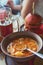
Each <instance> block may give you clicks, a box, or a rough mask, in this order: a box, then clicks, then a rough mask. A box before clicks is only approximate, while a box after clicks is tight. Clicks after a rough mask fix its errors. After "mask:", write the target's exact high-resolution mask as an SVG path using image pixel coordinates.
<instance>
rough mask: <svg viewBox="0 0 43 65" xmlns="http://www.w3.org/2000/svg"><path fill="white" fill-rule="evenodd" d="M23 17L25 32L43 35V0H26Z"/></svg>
mask: <svg viewBox="0 0 43 65" xmlns="http://www.w3.org/2000/svg"><path fill="white" fill-rule="evenodd" d="M33 3H34V6H33ZM24 4H25V5H24ZM32 7H33V8H32ZM33 11H34V12H33ZM21 16H22V17H23V18H24V19H25V30H31V31H33V32H35V33H37V34H43V0H24V2H23V7H22V10H21Z"/></svg>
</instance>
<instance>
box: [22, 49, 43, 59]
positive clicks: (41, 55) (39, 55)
mask: <svg viewBox="0 0 43 65" xmlns="http://www.w3.org/2000/svg"><path fill="white" fill-rule="evenodd" d="M26 50H27V51H30V52H32V53H33V54H35V55H37V56H38V57H40V58H41V59H43V54H41V53H37V52H35V51H33V50H31V49H29V48H25V49H23V51H26Z"/></svg>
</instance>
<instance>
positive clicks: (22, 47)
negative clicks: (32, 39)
mask: <svg viewBox="0 0 43 65" xmlns="http://www.w3.org/2000/svg"><path fill="white" fill-rule="evenodd" d="M20 41H21V40H20ZM19 46H20V48H19V47H18V44H16V49H17V50H19V51H22V52H23V51H30V52H32V53H33V54H35V55H36V56H38V57H40V58H41V59H43V54H41V53H38V52H35V51H33V50H31V49H30V48H28V47H27V45H25V44H24V45H22V44H19Z"/></svg>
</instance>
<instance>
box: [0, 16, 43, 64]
mask: <svg viewBox="0 0 43 65" xmlns="http://www.w3.org/2000/svg"><path fill="white" fill-rule="evenodd" d="M19 19H20V20H19V21H22V22H19V25H20V26H21V25H22V24H23V22H24V21H23V20H22V18H21V17H20V18H19ZM15 24H16V25H15ZM13 28H14V29H16V31H18V29H17V22H16V20H15V22H13ZM14 29H13V31H14V32H16V31H15V30H14ZM40 52H41V53H43V49H42V50H41V51H40ZM0 65H6V63H5V58H4V56H3V54H1V55H0ZM34 65H43V60H42V59H40V58H38V57H36V58H35V62H34Z"/></svg>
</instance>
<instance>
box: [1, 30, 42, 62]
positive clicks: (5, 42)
mask: <svg viewBox="0 0 43 65" xmlns="http://www.w3.org/2000/svg"><path fill="white" fill-rule="evenodd" d="M20 37H31V38H33V39H35V40H36V41H37V44H38V50H37V52H39V51H40V50H41V48H42V39H41V38H40V36H38V35H37V34H35V33H33V32H30V31H22V32H15V33H12V34H10V35H8V36H6V37H5V38H4V39H3V41H2V44H1V50H2V52H3V53H4V54H5V55H7V56H9V57H11V58H12V59H14V60H15V61H17V62H22V61H28V60H30V59H32V58H33V57H34V56H35V55H34V54H32V55H31V56H28V57H22V58H19V57H13V56H11V55H10V54H9V53H8V52H7V46H8V45H9V43H10V42H11V41H12V40H14V39H16V38H20Z"/></svg>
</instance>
